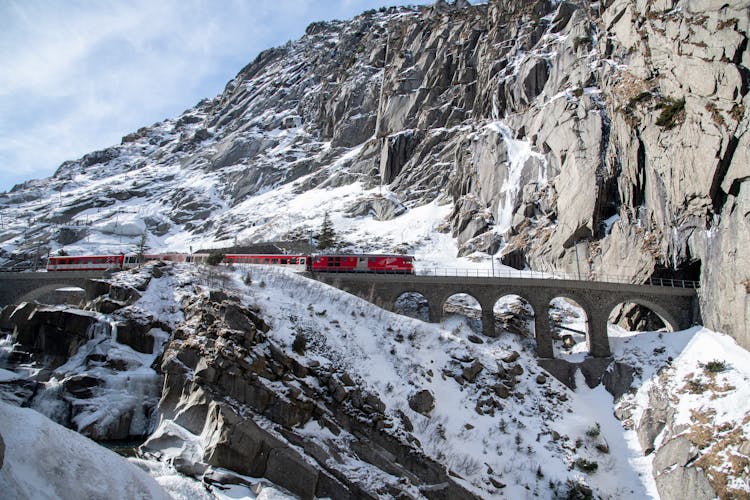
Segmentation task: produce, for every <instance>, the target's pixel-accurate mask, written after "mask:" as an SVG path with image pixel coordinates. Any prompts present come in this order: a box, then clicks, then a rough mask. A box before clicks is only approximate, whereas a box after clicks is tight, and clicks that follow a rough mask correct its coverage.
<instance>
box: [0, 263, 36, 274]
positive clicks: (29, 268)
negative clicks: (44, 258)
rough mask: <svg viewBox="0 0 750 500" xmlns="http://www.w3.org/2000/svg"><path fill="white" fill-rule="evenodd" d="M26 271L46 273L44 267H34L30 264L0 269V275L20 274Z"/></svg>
mask: <svg viewBox="0 0 750 500" xmlns="http://www.w3.org/2000/svg"><path fill="white" fill-rule="evenodd" d="M26 271H46V269H45V268H44V266H36V268H35V267H34V266H33V265H31V264H26V265H19V266H12V267H0V273H22V272H26Z"/></svg>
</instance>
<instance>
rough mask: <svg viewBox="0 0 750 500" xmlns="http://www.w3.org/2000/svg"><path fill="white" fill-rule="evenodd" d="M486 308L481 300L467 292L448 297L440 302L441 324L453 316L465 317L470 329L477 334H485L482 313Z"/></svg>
mask: <svg viewBox="0 0 750 500" xmlns="http://www.w3.org/2000/svg"><path fill="white" fill-rule="evenodd" d="M483 311H484V308H483V307H482V303H481V302H480V300H479V299H478V298H477V297H475V296H474V294H472V293H469V292H466V291H458V292H455V293H452V294H450V295H448V296H446V297H443V299H442V301H441V302H440V314H441V318H440V319H441V322H442V321H445V320H446V319H448V318H449V317H450V316H451V315H458V316H463V317H464V318H466V323H467V325H468V326H469V328H470V329H471V330H472V331H474V332H475V333H483V324H482V313H483Z"/></svg>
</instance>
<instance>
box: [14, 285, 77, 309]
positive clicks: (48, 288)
mask: <svg viewBox="0 0 750 500" xmlns="http://www.w3.org/2000/svg"><path fill="white" fill-rule="evenodd" d="M64 288H68V289H70V288H77V289H79V290H80V292H73V291H72V290H71V291H70V292H60V293H59V294H58V293H56V292H58V291H60V290H62V289H64ZM53 294H55V300H52V301H51V303H54V304H59V303H65V302H66V300H64V299H66V298H68V297H69V298H71V299H73V300H74V301H75V302H79V301H80V300H81V299H82V298H83V296H84V295H85V291H84V290H83V289H82V288H81V287H79V286H76V285H71V284H70V283H53V284H51V285H44V286H40V287H37V288H34V289H33V290H31V291H29V292H26V293H25V294H23V295H21V296H20V297H18V298H17V299H16V300H15V302H18V303H21V302H34V301H38V300H40V299H42V298H44V297H51V296H53Z"/></svg>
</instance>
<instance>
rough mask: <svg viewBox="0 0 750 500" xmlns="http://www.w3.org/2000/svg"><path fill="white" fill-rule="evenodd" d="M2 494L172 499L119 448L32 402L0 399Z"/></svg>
mask: <svg viewBox="0 0 750 500" xmlns="http://www.w3.org/2000/svg"><path fill="white" fill-rule="evenodd" d="M0 422H1V423H2V426H1V427H0V434H2V439H3V442H4V443H5V456H4V457H3V466H2V468H0V491H2V496H3V498H17V499H50V500H51V499H57V498H69V499H74V498H108V497H110V496H111V495H112V494H114V493H115V492H116V494H117V495H118V496H119V497H120V498H153V499H168V498H170V497H169V495H168V494H167V493H166V492H164V491H163V490H162V488H161V487H159V484H158V483H157V482H156V481H155V480H154V479H153V478H152V477H151V476H149V475H148V474H146V473H145V472H143V471H142V470H140V469H139V468H138V467H135V466H134V465H132V464H130V463H128V461H127V460H125V459H124V458H122V457H120V456H119V455H117V454H116V453H114V452H112V451H109V450H107V449H105V448H102V447H101V446H99V445H98V444H96V443H94V442H93V441H91V440H89V439H87V438H85V437H83V436H81V435H80V434H78V433H76V432H73V431H71V430H68V429H66V428H64V427H62V426H60V425H57V424H55V423H54V422H52V421H51V420H49V419H47V418H46V417H44V416H42V415H40V414H39V413H37V412H36V411H34V410H31V409H29V408H18V407H16V406H11V405H9V404H7V403H4V402H1V401H0Z"/></svg>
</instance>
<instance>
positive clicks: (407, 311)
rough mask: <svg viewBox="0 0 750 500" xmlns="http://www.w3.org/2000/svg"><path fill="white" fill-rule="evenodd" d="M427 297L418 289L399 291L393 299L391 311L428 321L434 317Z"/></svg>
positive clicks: (432, 306)
mask: <svg viewBox="0 0 750 500" xmlns="http://www.w3.org/2000/svg"><path fill="white" fill-rule="evenodd" d="M434 308H435V304H430V301H429V299H428V298H427V297H426V296H425V295H424V294H423V293H422V292H418V291H405V292H401V293H400V294H399V295H398V296H397V297H396V298H395V299H394V301H393V312H395V313H397V314H401V315H403V316H409V317H410V318H416V319H418V320H421V321H425V322H428V321H430V319H432V318H433V317H434V313H433V311H432V309H434Z"/></svg>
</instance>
